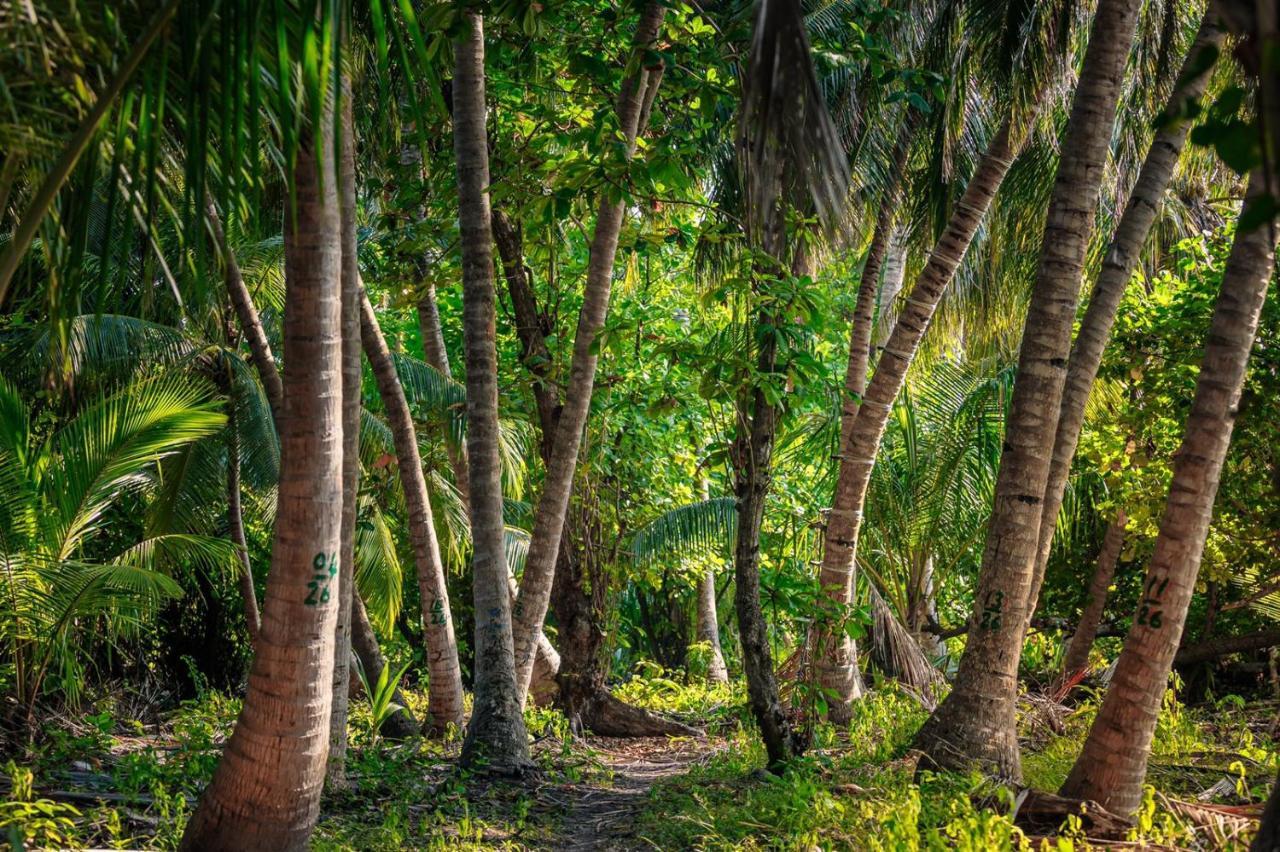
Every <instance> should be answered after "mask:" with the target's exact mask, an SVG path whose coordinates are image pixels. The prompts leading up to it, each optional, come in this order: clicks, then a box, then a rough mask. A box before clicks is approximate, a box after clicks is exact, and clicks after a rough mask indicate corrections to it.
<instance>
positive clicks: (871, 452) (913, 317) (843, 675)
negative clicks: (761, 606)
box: [818, 121, 1017, 715]
mask: <svg viewBox="0 0 1280 852" xmlns="http://www.w3.org/2000/svg"><path fill="white" fill-rule="evenodd" d="M1010 135H1011V130H1010V125H1009V122H1007V121H1006V123H1005V124H1004V126H1003V127H1001V128H1000V130H999V131H998V132H997V133H996V135H995V136H994V137H993V138H992V140H991V142H990V143H989V144H988V147H987V151H986V153H985V154H984V155H983V157H982V160H981V161H980V162H979V163H978V167H977V169H976V170H975V171H974V173H973V177H972V178H970V180H969V184H968V186H966V187H965V191H964V194H963V196H962V197H961V198H960V201H959V202H957V204H956V207H955V212H954V213H952V216H951V220H950V221H949V222H948V223H947V227H946V230H944V231H943V234H942V236H941V238H939V240H938V244H937V245H936V246H934V249H933V253H932V254H931V255H930V256H929V261H928V263H926V264H925V267H924V269H923V270H921V272H920V277H919V279H917V281H916V283H915V286H914V287H913V288H912V290H911V293H910V294H909V295H908V297H907V301H906V305H905V307H904V308H903V310H902V313H901V314H900V315H899V317H898V319H897V322H895V323H894V327H893V332H892V333H891V334H890V335H889V342H888V343H887V344H886V345H885V347H884V351H883V352H882V353H881V356H880V361H879V363H878V364H877V365H876V372H875V375H874V376H873V377H872V378H871V382H870V384H868V385H866V387H865V391H864V392H863V393H861V394H859V395H856V396H854V395H850V396H848V398H847V399H846V402H845V407H844V408H843V409H842V417H841V420H842V423H841V432H842V436H841V452H840V464H839V469H838V472H837V474H836V488H835V495H834V497H833V498H832V503H831V512H830V513H829V514H828V516H827V526H826V530H825V531H824V533H823V551H822V566H821V568H820V569H819V575H818V576H819V582H820V583H821V585H822V587H823V588H824V589H826V590H829V594H831V595H832V598H833V599H834V600H835V601H837V602H838V603H840V604H846V603H848V602H849V600H850V597H851V596H852V593H853V574H854V564H855V561H856V557H857V548H858V533H859V531H860V528H861V526H862V508H863V505H864V504H865V502H866V496H867V486H868V484H869V483H870V480H871V469H872V466H873V465H874V464H875V458H876V453H877V452H878V451H879V449H880V439H881V437H882V436H883V435H884V430H885V425H886V424H887V422H888V420H889V413H890V411H892V409H893V402H894V400H895V399H897V397H898V393H899V392H900V391H901V390H902V385H903V383H904V382H905V381H906V377H907V369H908V367H910V366H911V361H912V359H913V358H914V357H915V353H916V350H917V349H918V348H919V346H920V341H921V340H922V339H923V338H924V334H925V331H927V330H928V328H929V322H930V320H931V319H932V318H933V312H934V309H935V308H937V306H938V301H939V299H941V298H942V294H943V292H944V291H945V290H946V288H947V285H948V284H949V283H950V282H951V279H952V277H953V276H954V275H955V271H956V268H957V267H958V266H959V265H960V261H961V260H962V259H963V258H964V254H965V251H967V250H968V248H969V243H970V242H971V241H972V240H973V236H974V234H975V233H976V232H977V230H978V226H979V224H981V222H982V218H983V216H984V215H986V212H987V208H988V207H990V206H991V201H992V199H994V198H995V195H996V192H997V191H998V190H999V188H1000V184H1001V182H1003V180H1004V176H1005V174H1007V173H1008V171H1009V167H1010V166H1011V165H1012V163H1013V160H1014V157H1015V156H1016V154H1017V150H1016V146H1015V144H1014V143H1012V142H1011V141H1010ZM864 275H865V273H864ZM860 297H861V294H860ZM864 333H865V334H869V329H867V330H865V331H862V332H859V334H857V335H855V338H856V339H855V341H854V342H855V343H856V342H859V341H861V340H862V336H861V335H862V334H864ZM854 355H855V353H854V352H853V350H852V349H851V354H850V358H851V360H852V358H853V357H854ZM858 357H861V356H858ZM862 363H863V364H864V367H863V371H862V372H863V374H865V372H866V369H865V364H866V362H865V361H863V362H862ZM847 378H848V374H847V375H846V379H847ZM855 389H856V386H855ZM855 415H856V416H855ZM846 423H847V424H848V425H847V426H846V425H845V424H846ZM836 647H839V646H836ZM818 665H819V667H820V670H819V682H820V683H825V684H831V687H830V688H832V689H834V691H835V692H836V693H837V695H838V696H840V697H841V698H843V699H844V700H843V701H840V702H835V703H836V704H837V705H838V704H842V703H847V701H849V700H851V699H852V698H853V696H854V694H855V693H854V685H855V684H856V683H857V672H856V668H855V667H854V665H855V664H854V658H853V657H852V656H850V657H849V658H848V659H841V656H840V655H836V656H835V659H834V660H832V659H827V658H826V655H825V654H819V655H818ZM824 669H825V671H823V670H824ZM839 712H840V711H839V709H837V710H836V713H837V715H838V714H839Z"/></svg>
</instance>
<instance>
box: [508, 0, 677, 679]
mask: <svg viewBox="0 0 1280 852" xmlns="http://www.w3.org/2000/svg"><path fill="white" fill-rule="evenodd" d="M665 14H666V8H665V7H664V6H663V5H662V4H661V3H648V4H646V5H645V7H644V10H643V11H642V12H641V13H640V23H639V25H638V26H637V28H636V35H635V45H636V48H635V52H636V53H637V54H639V53H640V52H641V51H643V50H645V49H647V48H648V46H649V45H651V44H652V43H653V41H654V39H656V38H657V36H658V30H659V28H660V27H661V26H662V19H663V16H664V15H665ZM661 75H662V67H661V66H658V67H657V68H654V69H645V68H643V67H640V68H639V69H638V70H637V71H636V72H635V73H634V74H632V75H631V76H630V77H628V78H627V79H626V80H625V81H624V82H623V84H622V93H621V94H620V95H619V97H618V108H617V113H618V126H619V128H620V129H621V131H622V136H623V139H624V147H625V153H626V156H627V157H628V158H630V157H631V155H632V153H633V152H634V151H635V145H636V136H637V135H638V133H639V130H640V120H641V116H642V115H643V114H644V113H645V104H646V103H649V104H651V103H652V101H653V96H654V94H655V93H656V91H657V87H658V84H659V81H660V79H661ZM623 213H624V207H623V203H622V201H621V200H618V201H613V200H611V199H610V198H609V196H608V194H603V193H602V195H601V199H600V206H599V210H598V212H597V214H596V227H595V233H594V234H593V236H592V239H591V255H590V260H589V261H588V264H587V281H586V285H585V287H584V290H583V299H582V310H581V312H580V313H579V315H578V328H577V332H576V333H575V335H574V338H573V360H572V362H571V364H570V367H569V386H568V389H567V391H566V393H565V399H564V406H563V408H562V409H561V411H560V416H559V421H558V422H557V424H556V432H555V439H554V440H553V442H552V444H551V455H550V458H549V460H548V462H547V472H546V477H545V479H544V480H543V485H542V494H541V496H540V497H539V498H538V508H537V512H536V514H535V515H534V521H533V534H532V536H531V538H530V540H529V554H528V557H527V558H526V560H525V568H524V577H523V579H522V581H521V584H520V595H519V598H518V600H517V602H516V607H515V613H514V620H513V624H512V633H513V639H514V642H515V657H516V684H517V686H518V688H519V691H520V701H521V703H523V702H524V695H525V692H526V691H527V690H528V686H529V678H530V677H531V675H532V672H533V663H534V653H535V650H536V648H537V638H538V632H539V631H540V630H542V623H543V620H544V619H545V618H546V615H547V606H548V604H549V603H550V601H551V584H552V581H553V580H554V578H555V569H556V559H557V557H558V556H559V552H560V540H561V538H562V537H563V534H564V526H565V518H566V516H567V515H568V511H569V498H570V496H571V494H572V491H573V475H574V471H575V470H576V469H577V465H578V448H579V447H580V446H581V444H582V433H583V430H584V429H585V428H586V425H587V413H588V410H589V409H590V406H591V392H592V389H593V388H594V386H595V377H596V359H597V354H596V348H595V341H596V335H597V334H599V332H600V329H601V327H603V325H604V320H605V316H606V314H607V313H608V311H609V292H610V289H611V284H612V280H613V262H614V258H615V256H616V255H617V251H618V236H619V234H620V233H621V231H622V219H623Z"/></svg>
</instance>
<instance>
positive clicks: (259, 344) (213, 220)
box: [205, 193, 284, 427]
mask: <svg viewBox="0 0 1280 852" xmlns="http://www.w3.org/2000/svg"><path fill="white" fill-rule="evenodd" d="M205 222H206V223H207V224H208V226H209V233H210V234H211V235H212V237H213V242H214V246H215V248H216V249H217V251H218V254H219V256H221V258H222V265H223V274H224V276H225V277H226V282H227V294H228V295H229V296H230V297H231V305H232V307H233V308H235V312H236V319H237V320H238V321H239V323H240V330H241V331H242V332H244V336H245V340H247V341H248V343H249V354H250V356H251V357H252V358H253V366H254V367H256V368H257V369H258V379H259V380H260V381H261V382H262V390H263V392H264V393H265V394H266V397H267V405H269V406H270V407H271V417H272V419H273V420H275V422H276V426H277V427H279V425H280V413H281V411H283V407H284V386H283V384H282V383H281V381H280V368H279V367H277V366H276V359H275V356H274V355H272V353H271V344H270V343H269V342H267V333H266V330H265V329H263V327H262V320H261V319H259V317H258V309H257V308H256V307H254V304H253V297H252V296H251V295H250V294H249V288H248V287H246V286H245V283H244V276H243V275H241V274H240V264H239V263H237V262H236V255H235V252H233V251H232V250H231V247H230V246H229V245H227V237H226V234H224V233H223V231H222V220H221V219H220V218H219V217H218V208H217V207H215V206H214V204H213V198H212V196H209V195H208V194H207V193H206V198H205Z"/></svg>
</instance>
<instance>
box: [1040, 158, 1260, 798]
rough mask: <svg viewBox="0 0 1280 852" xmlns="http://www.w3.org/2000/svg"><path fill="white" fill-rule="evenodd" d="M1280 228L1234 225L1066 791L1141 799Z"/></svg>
mask: <svg viewBox="0 0 1280 852" xmlns="http://www.w3.org/2000/svg"><path fill="white" fill-rule="evenodd" d="M1266 184H1267V181H1266V180H1265V178H1264V173H1263V171H1262V170H1261V169H1259V170H1257V171H1255V172H1254V174H1253V176H1252V177H1251V178H1250V180H1249V188H1248V191H1247V193H1246V196H1245V204H1244V209H1243V211H1242V212H1241V218H1242V219H1245V218H1246V217H1248V216H1249V215H1250V213H1251V212H1252V211H1255V210H1259V208H1260V205H1262V204H1268V203H1270V198H1274V197H1275V195H1274V193H1275V189H1274V188H1269V187H1268V186H1267V185H1266ZM1269 189H1270V192H1268V190H1269ZM1268 196H1269V197H1268ZM1263 209H1266V208H1263ZM1276 235H1277V228H1276V220H1275V218H1274V216H1269V217H1268V219H1267V221H1266V222H1265V223H1264V224H1262V225H1261V226H1257V227H1254V228H1253V229H1251V230H1238V231H1237V232H1236V238H1235V243H1234V245H1233V246H1232V249H1231V255H1230V257H1229V258H1228V259H1227V264H1226V268H1225V269H1224V271H1223V275H1222V287H1221V290H1220V292H1219V294H1218V301H1217V304H1216V305H1215V306H1214V310H1213V320H1212V322H1211V324H1210V327H1209V334H1208V338H1207V340H1206V344H1205V351H1204V356H1203V359H1202V361H1201V365H1200V376H1199V378H1198V379H1197V381H1196V395H1195V399H1194V400H1193V402H1192V403H1191V412H1190V414H1189V415H1188V416H1187V425H1186V427H1185V431H1184V434H1183V439H1182V446H1181V447H1180V448H1179V450H1178V452H1177V454H1176V455H1175V456H1174V465H1173V480H1172V482H1171V483H1170V485H1169V498H1168V500H1167V502H1166V503H1165V509H1164V516H1163V517H1162V518H1161V520H1160V532H1159V534H1158V535H1157V537H1156V544H1155V550H1154V552H1153V553H1152V555H1151V562H1150V564H1149V565H1148V567H1147V578H1146V582H1145V583H1144V584H1143V587H1142V588H1143V595H1142V598H1141V600H1140V601H1139V605H1138V612H1137V615H1136V617H1135V618H1134V621H1133V624H1132V625H1131V626H1130V628H1129V634H1128V636H1127V637H1126V638H1125V643H1124V649H1123V651H1121V653H1120V659H1119V660H1118V661H1117V663H1116V670H1115V674H1114V675H1113V676H1112V678H1111V686H1110V688H1108V689H1107V695H1106V698H1104V699H1103V702H1102V707H1101V709H1099V710H1098V715H1097V717H1096V718H1095V719H1094V723H1093V727H1091V728H1090V729H1089V736H1088V738H1087V739H1086V740H1085V744H1084V748H1083V749H1082V750H1081V752H1080V757H1079V758H1078V759H1077V760H1076V763H1075V766H1074V767H1072V769H1071V773H1070V775H1068V776H1067V781H1066V783H1065V784H1064V785H1063V787H1062V794H1063V795H1065V796H1072V797H1074V798H1088V799H1093V800H1095V801H1097V802H1099V803H1100V804H1102V805H1103V806H1104V807H1106V808H1107V809H1108V810H1111V811H1113V812H1115V813H1118V814H1121V815H1128V814H1131V813H1133V812H1134V811H1135V810H1136V809H1137V808H1138V805H1139V804H1140V803H1141V801H1142V782H1143V780H1144V778H1145V777H1146V770H1147V758H1148V757H1149V756H1150V753H1151V738H1152V736H1153V734H1154V732H1155V726H1156V717H1157V716H1158V715H1159V712H1160V703H1161V699H1162V698H1163V696H1164V691H1165V686H1166V682H1167V680H1168V677H1169V671H1170V669H1171V668H1172V666H1173V660H1174V656H1175V655H1176V654H1177V651H1178V643H1179V642H1180V641H1181V639H1182V631H1183V628H1184V627H1185V625H1186V620H1187V608H1188V606H1189V605H1190V603H1191V596H1192V593H1193V592H1194V590H1195V583H1196V576H1197V575H1198V574H1199V571H1200V558H1201V556H1202V555H1203V553H1204V543H1205V536H1206V535H1207V534H1208V530H1209V522H1210V520H1211V519H1212V516H1213V502H1214V498H1215V497H1216V496H1217V491H1218V480H1219V477H1220V476H1221V473H1222V464H1223V461H1224V459H1225V458H1226V455H1227V448H1228V447H1229V446H1230V443H1231V430H1232V427H1233V425H1234V423H1235V418H1236V414H1237V407H1238V405H1239V402H1240V393H1241V389H1242V388H1243V386H1244V378H1245V371H1246V368H1247V367H1248V364H1249V352H1250V350H1251V349H1252V348H1253V341H1254V337H1255V334H1256V332H1257V328H1258V317H1259V315H1260V314H1261V312H1262V303H1263V300H1264V299H1265V298H1266V293H1267V285H1268V283H1269V282H1270V280H1271V274H1272V271H1273V269H1274V266H1273V263H1274V254H1275V245H1276Z"/></svg>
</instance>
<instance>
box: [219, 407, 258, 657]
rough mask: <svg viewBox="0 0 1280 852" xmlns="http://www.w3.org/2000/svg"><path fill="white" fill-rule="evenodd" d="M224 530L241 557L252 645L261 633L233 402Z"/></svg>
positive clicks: (246, 621) (242, 591)
mask: <svg viewBox="0 0 1280 852" xmlns="http://www.w3.org/2000/svg"><path fill="white" fill-rule="evenodd" d="M227 531H228V533H229V534H230V536H231V543H232V544H234V545H235V547H236V554H237V555H238V556H239V557H240V597H241V598H242V599H243V600H244V624H245V627H246V628H247V629H248V631H249V639H250V640H252V641H253V642H254V643H255V644H256V643H257V641H258V632H259V631H260V630H262V615H261V614H260V612H259V610H258V593H257V591H256V590H255V589H254V586H253V564H252V563H251V562H250V561H249V542H248V541H247V540H246V539H245V535H244V512H243V510H242V509H241V506H240V436H239V434H238V430H237V429H236V411H235V403H234V402H232V401H228V402H227Z"/></svg>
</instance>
